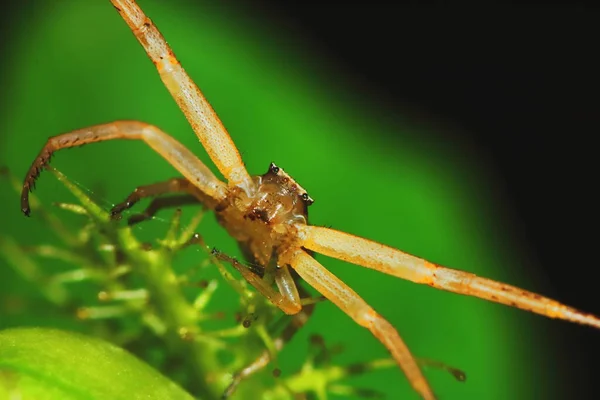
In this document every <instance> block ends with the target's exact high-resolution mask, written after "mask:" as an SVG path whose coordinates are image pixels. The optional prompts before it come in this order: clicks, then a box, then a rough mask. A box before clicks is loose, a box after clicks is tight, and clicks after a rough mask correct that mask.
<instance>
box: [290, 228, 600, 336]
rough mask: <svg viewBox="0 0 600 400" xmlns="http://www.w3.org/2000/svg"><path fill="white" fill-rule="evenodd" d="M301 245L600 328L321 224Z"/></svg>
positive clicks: (581, 316)
mask: <svg viewBox="0 0 600 400" xmlns="http://www.w3.org/2000/svg"><path fill="white" fill-rule="evenodd" d="M297 227H298V232H299V235H300V237H301V238H302V240H301V245H302V246H304V247H305V248H307V249H310V250H313V251H316V252H317V253H321V254H324V255H326V256H330V257H335V258H339V259H340V260H344V261H348V262H351V263H353V264H358V265H361V266H363V267H367V268H371V269H374V270H376V271H380V272H383V273H386V274H389V275H393V276H396V277H399V278H403V279H406V280H409V281H412V282H415V283H421V284H426V285H429V286H432V287H434V288H437V289H443V290H447V291H450V292H454V293H459V294H464V295H467V296H474V297H479V298H482V299H485V300H489V301H493V302H495V303H501V304H505V305H508V306H510V307H515V308H520V309H522V310H527V311H531V312H534V313H536V314H540V315H544V316H546V317H550V318H558V319H564V320H567V321H571V322H577V323H580V324H584V325H590V326H593V327H595V328H600V318H598V317H596V316H594V315H591V314H586V313H583V312H581V311H579V310H576V309H574V308H572V307H569V306H567V305H565V304H561V303H559V302H558V301H555V300H552V299H550V298H547V297H543V296H541V295H539V294H536V293H533V292H529V291H527V290H523V289H520V288H518V287H515V286H511V285H507V284H505V283H501V282H496V281H493V280H491V279H486V278H481V277H478V276H476V275H475V274H472V273H469V272H465V271H460V270H456V269H450V268H446V267H442V266H440V265H437V264H434V263H431V262H429V261H426V260H424V259H422V258H419V257H415V256H412V255H410V254H407V253H404V252H402V251H400V250H397V249H394V248H392V247H388V246H384V245H382V244H379V243H376V242H373V241H370V240H367V239H364V238H361V237H358V236H354V235H350V234H348V233H344V232H339V231H336V230H334V229H328V228H323V227H318V226H305V225H298V226H297Z"/></svg>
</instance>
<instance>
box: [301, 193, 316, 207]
mask: <svg viewBox="0 0 600 400" xmlns="http://www.w3.org/2000/svg"><path fill="white" fill-rule="evenodd" d="M301 197H302V200H304V201H305V202H306V204H307V205H309V206H310V205H311V204H312V203H314V202H315V201H314V200H313V199H311V198H310V196H309V195H308V193H302V196H301Z"/></svg>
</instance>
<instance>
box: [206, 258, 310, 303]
mask: <svg viewBox="0 0 600 400" xmlns="http://www.w3.org/2000/svg"><path fill="white" fill-rule="evenodd" d="M213 255H214V256H215V257H217V258H218V259H219V260H221V261H225V262H228V263H229V264H231V265H232V266H233V267H234V268H235V269H237V270H238V272H239V273H240V274H242V276H243V277H244V279H245V280H246V281H247V282H248V283H249V284H251V285H252V286H254V287H255V288H256V290H258V291H259V292H260V293H261V294H262V295H263V296H265V297H266V298H267V299H268V300H269V301H270V302H271V303H273V304H274V305H275V306H277V307H278V308H279V309H281V310H282V311H283V312H284V313H286V314H288V315H294V314H297V313H299V312H300V310H301V309H302V304H301V303H300V295H299V294H298V288H297V287H296V283H295V282H294V280H293V278H292V276H291V274H290V271H289V270H288V269H287V266H285V267H281V268H278V269H277V270H276V271H275V282H276V283H277V287H278V288H279V289H280V291H279V292H278V291H276V290H275V289H274V288H273V287H272V286H271V285H270V284H269V283H268V282H267V281H266V280H264V279H263V278H262V277H261V276H259V275H257V274H256V273H255V272H253V271H252V270H250V269H249V268H248V267H247V266H245V265H244V264H242V263H241V262H239V261H238V260H236V259H235V258H233V257H230V256H228V255H226V254H223V253H221V252H219V251H218V250H216V249H213Z"/></svg>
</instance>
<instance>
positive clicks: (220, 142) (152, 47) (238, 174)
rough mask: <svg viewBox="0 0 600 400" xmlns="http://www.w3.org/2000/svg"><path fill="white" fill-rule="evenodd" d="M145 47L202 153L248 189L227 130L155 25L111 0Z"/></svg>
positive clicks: (128, 0)
mask: <svg viewBox="0 0 600 400" xmlns="http://www.w3.org/2000/svg"><path fill="white" fill-rule="evenodd" d="M111 2H112V4H113V6H114V7H115V8H116V9H117V11H118V12H119V14H120V15H121V17H123V19H124V20H125V22H126V23H127V25H129V28H130V29H131V31H132V32H133V34H134V35H135V37H136V38H137V40H138V41H139V42H140V44H141V45H142V46H143V47H144V49H145V50H146V53H147V54H148V57H150V60H152V62H153V63H154V65H155V66H156V68H157V70H158V73H159V75H160V77H161V79H162V81H163V83H164V84H165V86H166V87H167V89H168V90H169V92H170V93H171V96H173V98H174V99H175V101H176V102H177V105H178V106H179V108H180V109H181V110H182V111H183V113H184V114H185V117H186V118H187V120H188V121H189V123H190V125H191V126H192V129H193V130H194V132H195V133H196V136H198V139H200V142H202V145H203V146H204V148H205V149H206V152H207V153H208V155H209V156H210V158H211V160H212V161H213V162H214V163H215V165H216V166H217V168H218V169H219V171H221V173H222V174H223V175H224V176H225V178H226V179H227V181H228V182H229V183H231V184H233V185H237V186H240V187H242V188H243V189H245V190H246V191H247V192H249V191H252V190H253V188H254V183H253V181H252V179H251V178H250V175H249V174H248V171H246V168H245V167H244V163H243V161H242V158H241V156H240V153H239V152H238V150H237V148H236V147H235V144H234V143H233V141H232V140H231V137H230V136H229V134H228V133H227V130H226V129H225V127H224V126H223V123H222V122H221V121H220V120H219V117H218V116H217V114H216V113H215V111H214V110H213V109H212V107H211V106H210V104H209V103H208V101H207V100H206V98H205V97H204V96H203V95H202V92H200V89H199V88H198V86H196V84H195V83H194V81H192V79H191V78H190V77H189V76H188V74H187V73H186V72H185V70H184V69H183V67H182V66H181V64H179V61H178V60H177V58H175V54H174V53H173V50H172V49H171V47H170V46H169V45H168V44H167V42H166V40H165V38H164V37H163V35H162V34H161V33H160V32H159V30H158V28H157V27H156V26H155V25H154V24H153V23H152V21H151V20H150V18H148V17H147V16H146V15H145V14H144V12H143V11H142V10H141V8H140V7H139V6H138V5H137V4H136V3H135V1H133V0H111Z"/></svg>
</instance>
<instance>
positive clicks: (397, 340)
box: [289, 250, 435, 400]
mask: <svg viewBox="0 0 600 400" xmlns="http://www.w3.org/2000/svg"><path fill="white" fill-rule="evenodd" d="M289 257H290V258H289V264H290V265H291V266H292V268H294V270H295V271H296V272H297V273H298V275H300V277H301V278H302V279H304V280H305V281H306V282H307V283H308V284H309V285H311V286H312V287H314V288H315V289H316V290H318V291H319V292H320V293H321V294H322V295H323V296H325V297H327V298H328V299H329V300H330V301H331V302H332V303H334V304H335V305H336V306H338V307H339V308H340V309H341V310H342V311H344V312H345V313H346V314H348V315H349V316H350V317H351V318H352V319H353V320H354V321H356V323H358V324H359V325H361V326H363V327H365V328H367V329H369V330H370V331H371V333H373V335H374V336H375V337H376V338H377V339H379V341H380V342H381V343H382V344H383V345H384V346H385V347H386V348H387V349H388V350H389V352H390V353H391V354H392V357H393V358H394V360H396V362H397V363H398V365H399V366H400V368H401V369H402V371H404V374H405V375H406V377H407V379H408V381H409V382H410V384H411V385H412V387H413V388H414V389H415V391H417V393H419V394H420V395H421V397H422V398H423V399H425V400H435V395H434V394H433V392H432V390H431V388H430V387H429V384H428V383H427V380H426V379H425V377H424V376H423V373H422V372H421V370H420V368H419V365H418V364H417V361H416V360H415V358H414V357H413V355H412V354H411V353H410V350H409V349H408V347H407V346H406V344H405V343H404V341H403V340H402V338H401V337H400V335H399V334H398V332H397V331H396V329H395V328H394V327H393V326H392V325H391V324H390V323H389V322H388V321H386V320H385V319H384V318H383V317H382V316H381V315H379V314H377V312H376V311H375V310H373V309H372V308H371V307H370V306H369V305H368V304H367V303H366V302H365V301H364V300H363V299H362V298H361V297H360V296H359V295H358V294H357V293H356V292H354V291H353V290H352V289H350V288H349V287H348V286H347V285H346V284H344V282H342V281H341V280H340V279H339V278H337V277H336V276H335V275H333V274H332V273H331V272H329V271H328V270H327V269H326V268H325V267H323V266H322V265H321V264H319V262H317V261H316V260H315V259H314V258H312V257H311V256H310V255H309V254H307V253H306V252H305V251H304V250H297V251H295V252H294V253H293V254H292V255H291V256H289Z"/></svg>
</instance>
